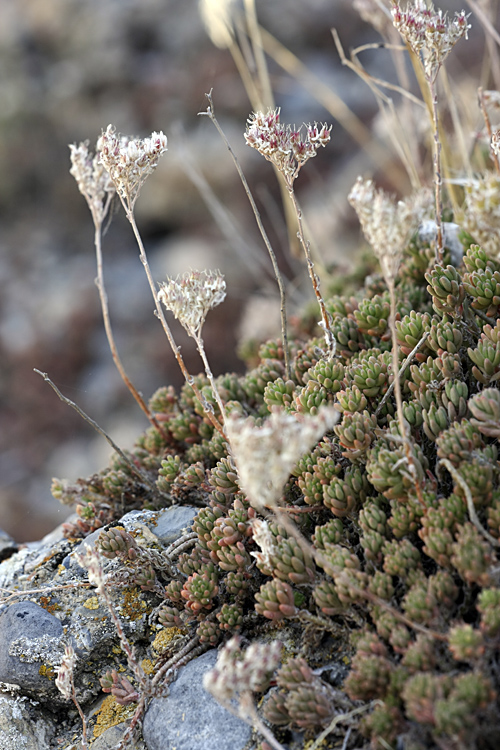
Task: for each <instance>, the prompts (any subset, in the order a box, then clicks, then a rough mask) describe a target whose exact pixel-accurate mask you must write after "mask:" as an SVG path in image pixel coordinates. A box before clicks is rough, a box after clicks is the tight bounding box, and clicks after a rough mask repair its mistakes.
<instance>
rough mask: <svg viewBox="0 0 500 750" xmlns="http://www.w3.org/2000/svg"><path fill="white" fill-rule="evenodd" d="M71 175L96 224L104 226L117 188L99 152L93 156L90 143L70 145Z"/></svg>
mask: <svg viewBox="0 0 500 750" xmlns="http://www.w3.org/2000/svg"><path fill="white" fill-rule="evenodd" d="M69 150H70V159H71V169H70V170H69V172H70V174H71V175H73V177H74V178H75V180H76V184H77V185H78V189H79V191H80V193H81V194H82V195H83V196H84V198H85V200H86V201H87V203H88V206H89V208H90V212H91V214H92V218H93V220H94V224H96V226H99V225H100V224H102V222H103V220H104V218H105V215H106V213H107V209H108V200H109V197H110V195H111V194H114V193H115V186H114V184H113V181H112V180H111V177H110V176H109V174H108V172H107V171H106V169H104V166H103V165H102V164H101V155H100V153H99V151H97V152H96V153H95V154H92V153H91V152H90V151H89V142H88V141H85V142H84V143H80V144H79V145H78V146H77V145H76V144H75V143H72V144H70V147H69Z"/></svg>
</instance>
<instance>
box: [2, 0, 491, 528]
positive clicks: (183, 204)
mask: <svg viewBox="0 0 500 750" xmlns="http://www.w3.org/2000/svg"><path fill="white" fill-rule="evenodd" d="M377 2H378V4H379V5H380V0H359V3H358V6H361V7H365V8H366V9H367V12H368V14H369V15H370V13H371V14H372V17H374V16H375V15H376V13H378V10H377ZM205 5H206V16H205V22H204V21H203V20H202V18H201V17H200V13H199V6H198V2H197V0H43V1H42V0H2V2H1V7H0V218H1V221H0V528H2V529H3V530H4V531H6V532H8V533H10V534H11V535H12V536H13V537H14V538H15V539H16V540H17V541H18V542H22V541H28V540H34V539H37V538H40V536H42V535H43V534H45V533H47V532H48V531H50V530H51V529H53V528H54V527H55V526H56V525H57V524H58V523H60V522H62V521H63V520H64V518H65V517H66V516H67V515H68V513H69V512H70V509H68V508H66V507H62V506H60V505H59V504H58V503H57V502H56V501H55V500H54V499H53V498H52V496H51V494H50V482H51V477H52V476H57V477H61V478H63V477H65V478H68V479H70V480H76V479H77V478H78V477H79V476H84V477H85V476H88V475H90V474H91V473H93V472H94V471H98V470H99V469H100V468H102V467H103V466H105V465H106V463H107V461H108V457H109V454H110V449H109V446H108V445H107V443H106V442H105V441H104V440H103V439H102V438H101V437H99V436H98V435H97V434H95V433H94V432H93V431H92V429H91V427H90V426H89V425H88V424H86V423H85V422H84V421H83V420H81V418H80V417H79V416H78V415H77V414H76V413H75V412H74V411H73V410H71V409H70V408H69V407H68V406H66V405H65V404H63V403H62V402H61V401H59V400H58V398H57V396H56V395H55V394H54V392H53V391H52V390H51V388H50V387H49V386H48V385H47V384H46V383H44V381H43V380H42V378H41V377H40V376H39V375H37V374H36V373H34V372H33V368H34V367H36V368H38V369H39V370H42V371H46V372H47V373H48V374H49V376H50V377H51V378H52V380H53V381H54V382H55V383H56V384H57V386H58V387H59V388H60V389H61V390H62V392H63V393H64V394H65V395H66V396H67V397H68V398H70V399H72V400H73V401H75V402H77V403H78V404H79V406H80V407H81V408H82V409H84V410H85V411H86V412H87V413H88V414H89V415H90V416H91V417H92V418H93V419H95V420H96V421H97V422H98V423H99V424H100V425H101V426H102V427H103V428H104V429H105V430H106V431H107V432H108V433H109V434H110V435H111V436H112V437H113V439H114V440H115V441H116V442H117V443H118V444H119V445H120V446H121V447H122V448H130V447H131V446H132V445H133V442H134V440H135V438H136V437H137V436H138V435H139V433H140V432H141V431H142V430H143V429H145V428H146V427H147V423H146V420H145V419H144V417H143V415H142V413H141V412H140V410H139V408H138V407H137V405H136V404H135V402H134V401H133V400H132V398H131V396H130V395H129V393H128V391H127V390H126V388H125V387H124V386H123V384H122V382H121V380H120V378H119V376H118V373H117V372H116V370H115V367H114V364H113V362H112V359H111V355H110V353H109V350H108V345H107V341H106V337H105V334H104V329H103V325H102V315H101V309H100V305H99V299H98V294H97V289H96V287H95V284H94V278H95V275H96V265H95V251H94V247H93V225H92V221H91V217H90V213H89V211H88V208H87V205H86V203H85V201H84V199H83V197H82V196H81V195H80V194H79V192H78V189H77V186H76V183H75V182H74V180H73V178H72V177H71V176H70V174H69V171H68V170H69V166H70V164H69V150H68V144H69V143H78V142H80V141H84V140H86V139H89V141H90V144H91V147H93V146H94V145H95V141H96V139H97V137H98V136H99V134H100V132H101V129H103V128H106V126H107V125H108V124H109V123H113V124H114V125H115V126H116V128H117V130H118V131H119V132H122V133H124V134H127V135H136V136H141V137H144V136H146V135H148V134H150V133H151V131H152V130H163V131H164V132H165V133H166V134H167V136H168V139H169V143H168V146H169V151H168V153H167V154H166V155H165V156H164V157H163V158H162V161H161V163H160V166H159V167H158V169H157V171H156V172H155V174H154V175H153V176H152V177H150V178H149V181H148V182H147V184H146V186H145V187H144V189H143V191H142V193H141V196H140V198H139V200H138V203H137V210H136V216H137V221H138V225H139V227H140V230H141V233H142V236H143V240H144V242H145V245H146V249H147V251H148V255H149V259H150V263H151V266H152V269H153V273H154V276H155V278H156V279H157V280H158V281H160V280H162V279H163V278H164V277H165V275H166V274H168V275H176V274H178V273H183V272H184V271H186V270H189V269H190V268H198V269H200V270H201V269H204V268H219V269H220V270H221V271H222V273H223V274H224V275H225V276H226V280H227V285H228V295H227V299H226V301H225V302H224V304H223V305H221V306H219V307H218V308H216V310H214V311H212V312H211V313H210V315H209V317H208V319H207V323H206V325H205V329H204V338H205V343H206V350H207V353H208V356H209V359H210V362H211V365H212V369H213V371H214V373H215V374H216V375H217V374H219V373H221V372H225V371H230V370H232V371H236V372H242V371H243V364H242V362H241V361H240V360H239V359H238V357H237V348H238V344H239V342H241V340H243V339H245V338H248V337H249V336H254V337H258V338H261V339H266V338H268V337H270V336H275V335H278V334H279V305H278V297H277V289H276V284H275V282H274V281H273V276H272V273H270V271H269V269H270V265H269V260H268V258H267V255H266V251H265V248H264V246H263V243H262V241H261V239H260V237H259V235H258V231H257V228H256V226H255V222H254V219H253V216H252V214H251V211H250V208H249V205H248V202H247V199H246V196H245V194H244V191H243V188H242V187H241V184H240V182H239V178H238V177H237V175H236V172H235V170H234V166H233V164H232V162H231V159H230V157H229V154H228V152H227V150H226V148H225V146H224V144H223V143H222V142H221V139H220V137H219V136H218V134H217V132H216V130H215V128H214V126H213V125H212V123H211V122H210V121H209V120H208V118H206V117H198V116H197V113H198V112H200V111H203V110H205V109H206V106H207V102H206V99H205V92H208V91H210V90H211V89H213V100H214V103H215V108H216V114H217V116H218V118H219V121H220V123H221V125H222V127H223V128H224V130H225V133H226V135H227V137H228V138H229V140H230V142H231V144H232V146H233V148H234V150H235V152H236V154H237V155H238V158H239V159H240V161H241V164H242V166H243V168H244V170H245V172H246V175H247V178H248V179H249V182H250V184H251V187H252V189H253V191H254V193H255V196H256V199H257V201H258V204H259V208H260V210H261V212H262V215H263V218H264V221H265V223H266V226H267V228H268V231H269V233H270V236H271V239H272V241H273V245H274V248H275V251H276V253H277V255H278V258H279V263H280V266H281V268H282V270H283V273H284V274H285V275H286V277H287V278H288V279H289V280H290V311H292V310H293V308H294V307H295V309H297V308H298V307H300V305H302V304H304V303H306V302H307V301H308V300H309V299H311V296H312V291H310V290H309V284H308V283H307V282H306V283H304V282H303V279H304V274H305V272H304V267H303V263H302V262H301V261H300V260H299V258H298V257H297V253H294V252H293V251H292V252H290V248H289V242H288V237H287V231H286V228H285V224H284V221H283V218H282V216H283V209H282V204H281V199H280V193H279V189H278V186H277V184H276V180H275V178H274V176H273V173H272V169H271V167H270V165H269V164H268V163H267V162H265V161H264V160H263V159H262V158H261V157H260V156H259V155H258V154H257V153H255V152H253V151H252V150H251V149H249V148H248V147H246V146H245V144H244V139H243V131H244V128H245V121H246V118H247V117H248V115H249V113H250V112H251V109H252V106H251V104H250V102H249V99H248V97H247V94H246V93H245V88H244V86H243V85H242V83H241V78H240V75H239V74H238V71H237V68H236V66H235V62H234V59H233V56H232V55H231V54H230V52H229V51H228V49H226V48H224V47H223V46H222V47H221V46H216V44H214V41H215V42H217V43H218V44H219V45H220V44H221V41H220V39H219V38H218V37H217V33H218V32H217V25H216V24H215V26H214V25H213V23H212V22H214V21H217V18H218V15H219V14H220V12H221V6H222V7H223V6H225V5H227V3H224V2H221V0H219V2H216V1H215V0H212V2H210V3H205ZM354 5H355V4H353V2H352V0H308V1H307V2H303V0H265V1H264V0H257V2H256V8H257V14H258V17H259V21H260V23H261V25H262V27H263V28H264V29H265V30H266V31H267V32H268V33H267V34H266V36H265V44H264V47H266V46H267V51H268V53H269V54H268V58H267V59H268V65H269V72H270V77H271V85H272V89H273V91H274V95H275V98H276V103H277V105H279V106H280V107H281V111H282V120H283V121H284V122H291V123H296V124H297V125H300V124H301V123H302V122H310V121H314V120H318V121H328V122H330V123H331V122H334V131H333V134H332V140H331V143H330V144H329V145H328V147H327V148H326V149H324V150H321V152H320V153H319V155H318V157H317V158H316V159H314V160H313V161H312V162H310V163H309V164H308V165H307V168H306V169H304V172H303V173H301V175H300V178H299V180H298V181H297V193H298V196H299V200H300V201H301V204H302V207H303V209H304V214H305V217H306V221H307V226H308V231H309V232H310V236H311V239H312V242H313V248H314V249H315V250H316V249H317V250H318V251H319V252H320V257H321V261H322V263H323V264H324V266H325V267H326V268H328V269H329V270H330V271H333V272H334V273H335V274H337V275H339V274H343V273H345V272H346V270H347V269H348V268H349V264H350V263H351V262H352V258H353V252H354V250H355V248H356V247H357V245H358V244H359V230H358V226H357V221H356V219H355V216H354V213H353V212H352V211H351V209H350V208H349V206H348V204H347V199H346V195H347V193H348V191H349V188H350V187H351V185H352V184H353V182H354V180H355V178H356V176H357V175H358V174H360V173H361V174H364V175H366V176H372V175H373V176H375V177H376V179H377V181H378V183H379V184H381V185H382V186H383V187H386V188H387V189H391V190H396V191H400V192H404V191H405V190H407V189H408V184H405V177H404V172H403V170H402V169H401V165H400V164H399V162H398V161H397V159H396V158H395V156H394V155H393V153H394V152H393V151H392V150H391V145H390V134H389V133H388V132H387V125H386V124H384V122H383V121H382V119H381V117H380V113H379V108H378V106H377V102H376V99H375V97H374V96H373V94H372V93H371V92H370V90H369V88H368V87H367V86H366V85H365V83H363V82H362V81H361V80H360V78H359V77H357V76H356V75H355V74H354V73H353V72H352V71H351V70H349V69H348V67H345V66H342V65H341V63H340V60H339V54H338V52H337V50H336V47H335V44H334V41H333V38H332V34H331V28H332V27H335V28H336V29H337V31H338V34H339V37H340V39H341V41H342V44H343V46H344V49H345V50H346V53H347V52H348V50H349V49H350V48H351V47H354V46H358V45H362V44H369V43H372V42H378V41H380V39H381V38H380V36H379V35H378V34H377V32H376V31H375V30H374V28H373V27H372V26H370V25H368V24H367V23H366V22H365V21H363V20H362V18H361V17H360V15H359V13H358V12H357V10H356V9H355V7H354ZM386 5H388V3H386ZM481 5H483V6H484V5H488V6H489V5H490V4H489V3H481ZM232 7H233V10H234V11H236V12H237V11H238V9H239V3H238V2H234V3H233V4H232ZM440 7H444V8H447V9H450V10H451V11H455V10H457V11H459V10H461V9H462V7H463V6H462V4H461V2H455V0H449V1H448V2H441V3H440ZM238 39H239V44H240V47H241V49H242V50H243V53H245V44H247V46H248V40H245V37H244V34H241V35H240V36H239V37H238ZM280 45H282V46H280ZM483 50H484V36H483V34H482V32H481V29H480V24H479V23H477V22H474V28H473V30H472V32H471V34H470V41H469V42H468V43H464V42H462V43H461V44H459V45H458V46H457V49H456V50H454V52H453V53H452V56H451V57H450V63H449V65H448V66H447V68H448V72H449V74H450V75H451V76H453V77H455V78H456V79H460V80H462V79H464V78H465V79H466V80H469V79H470V80H472V78H473V76H474V75H475V74H476V73H477V74H480V72H481V71H480V65H481V60H482V54H483ZM294 56H296V57H294ZM247 60H250V58H249V57H248V58H247ZM298 61H301V63H302V64H303V65H305V66H306V67H307V71H305V72H304V68H301V67H300V64H299V62H298ZM362 62H363V65H364V66H365V67H366V68H367V70H369V72H370V73H371V74H372V75H374V76H377V77H380V78H384V79H386V80H389V81H393V82H395V81H396V77H395V73H394V68H393V64H392V61H391V59H390V55H389V54H388V52H387V51H386V50H382V49H367V50H366V51H364V52H363V53H362ZM297 76H299V79H298V78H297ZM300 76H301V77H300ZM412 80H413V79H412ZM476 85H477V80H476V82H474V86H470V94H468V95H469V96H470V97H471V102H470V104H471V108H475V107H476V104H475V94H474V91H475V86H476ZM327 91H329V92H330V94H328V93H327ZM318 95H319V98H320V101H318ZM393 96H394V101H395V102H397V101H398V97H397V95H395V94H393ZM337 98H338V99H337ZM342 102H343V103H344V104H343V105H342ZM328 103H329V104H330V105H331V106H330V111H327V109H326V107H325V105H327V104H328ZM344 105H346V106H347V107H348V108H349V110H350V111H351V112H353V113H355V118H357V119H352V120H350V119H349V118H350V117H351V115H349V113H348V112H346V110H345V106H344ZM332 108H333V110H335V108H338V117H335V116H334V115H333V114H332V111H333V110H332ZM338 119H340V120H341V122H340V123H339V122H337V121H336V120H338ZM342 123H343V124H342ZM477 123H478V125H479V126H480V118H479V114H478V115H477ZM350 124H351V125H352V126H353V127H350ZM353 133H354V134H355V137H352V135H353ZM370 134H371V135H370ZM221 210H222V211H224V210H225V211H227V212H229V216H230V217H231V226H230V227H228V225H227V223H226V224H225V223H224V221H222V220H221V219H220V216H219V219H218V220H217V219H216V218H214V213H217V212H219V215H220V212H221ZM103 251H104V275H105V282H106V288H107V292H108V296H109V307H110V314H111V322H112V325H113V329H114V334H115V338H116V342H117V346H118V351H119V353H120V356H121V358H122V361H123V363H124V366H125V369H126V370H127V372H128V374H129V376H130V377H131V379H132V381H133V382H134V384H135V385H136V387H137V388H138V389H139V390H140V391H141V392H142V393H143V394H144V397H145V398H146V400H147V399H148V398H149V397H150V396H151V394H152V393H153V392H154V391H155V390H156V388H158V387H159V386H160V385H165V384H168V383H173V384H175V385H176V386H178V385H180V384H181V382H182V380H181V375H180V372H179V371H178V368H177V365H176V363H175V360H174V358H173V355H172V353H171V352H170V350H169V347H168V342H167V341H166V339H165V336H164V334H163V332H162V330H161V327H160V325H159V323H158V321H157V320H156V318H155V317H154V315H153V302H152V299H151V296H150V291H149V288H148V285H147V281H146V278H145V275H144V271H143V268H142V265H141V263H140V261H139V258H138V253H137V247H136V245H135V243H134V239H133V235H132V232H131V229H130V226H129V225H128V224H127V222H126V220H125V218H124V216H123V214H122V213H121V212H120V211H117V212H116V213H115V214H114V216H113V220H112V222H111V225H110V226H109V229H108V231H107V233H106V236H105V238H104V247H103ZM172 327H173V330H174V332H175V335H176V338H177V339H178V341H179V343H181V344H182V349H183V354H184V356H185V358H186V361H187V364H188V367H189V368H190V370H191V371H192V372H198V371H199V370H200V369H201V365H200V361H199V359H198V357H197V354H196V352H195V347H194V345H193V343H192V342H191V341H189V340H188V339H186V337H185V336H183V335H182V332H181V331H180V329H179V327H178V326H177V325H176V324H173V326H172Z"/></svg>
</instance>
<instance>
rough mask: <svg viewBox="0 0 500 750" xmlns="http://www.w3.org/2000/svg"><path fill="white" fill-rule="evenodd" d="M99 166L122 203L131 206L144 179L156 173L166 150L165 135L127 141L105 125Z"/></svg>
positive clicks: (100, 139)
mask: <svg viewBox="0 0 500 750" xmlns="http://www.w3.org/2000/svg"><path fill="white" fill-rule="evenodd" d="M97 149H98V151H100V156H101V164H102V165H103V166H104V168H105V169H106V170H107V172H109V176H110V177H111V180H112V182H113V184H114V185H115V187H116V190H117V192H118V194H119V195H120V198H122V200H125V201H127V202H130V203H131V204H132V205H133V204H134V202H135V200H136V199H137V196H138V195H139V191H140V189H141V187H142V186H143V185H144V183H145V181H146V179H147V177H148V176H149V175H150V174H151V173H152V172H153V171H154V170H155V168H156V167H157V165H158V162H159V160H160V156H161V155H162V154H164V153H165V151H166V150H167V136H166V135H164V133H162V131H161V130H160V132H159V133H157V132H156V131H155V132H153V133H151V136H150V137H149V138H144V139H140V138H135V139H134V138H128V137H127V136H122V135H119V134H117V133H116V130H115V128H114V127H113V125H108V127H107V129H106V130H105V131H103V133H102V135H101V137H100V138H99V140H98V142H97Z"/></svg>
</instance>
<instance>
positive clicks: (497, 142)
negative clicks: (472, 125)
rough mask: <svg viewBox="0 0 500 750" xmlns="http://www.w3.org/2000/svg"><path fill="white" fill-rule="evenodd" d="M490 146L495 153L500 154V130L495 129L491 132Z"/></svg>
mask: <svg viewBox="0 0 500 750" xmlns="http://www.w3.org/2000/svg"><path fill="white" fill-rule="evenodd" d="M490 147H491V150H492V151H493V153H494V154H496V155H497V156H498V154H500V130H495V131H494V133H492V134H491V143H490Z"/></svg>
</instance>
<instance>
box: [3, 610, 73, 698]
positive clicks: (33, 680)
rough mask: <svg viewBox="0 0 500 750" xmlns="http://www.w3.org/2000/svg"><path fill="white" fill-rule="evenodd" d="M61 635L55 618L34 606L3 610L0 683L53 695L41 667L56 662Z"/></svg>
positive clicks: (59, 625)
mask: <svg viewBox="0 0 500 750" xmlns="http://www.w3.org/2000/svg"><path fill="white" fill-rule="evenodd" d="M62 635H63V627H62V625H61V623H60V621H59V620H58V619H57V617H54V615H51V614H50V613H49V612H46V611H45V610H44V609H42V607H39V606H38V604H35V603H34V602H16V603H15V604H11V605H10V606H7V607H5V608H4V609H3V611H2V613H1V614H0V681H2V682H7V683H10V684H13V685H19V686H20V687H22V688H25V689H27V690H29V691H30V692H39V691H40V692H42V693H45V694H46V693H53V692H54V691H56V688H55V685H54V680H53V675H52V680H50V679H49V676H48V675H47V671H46V669H45V670H44V666H45V667H46V664H47V663H52V664H53V663H54V661H56V662H57V660H58V657H57V654H58V653H59V652H60V651H61V639H62ZM49 674H50V672H49Z"/></svg>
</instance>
